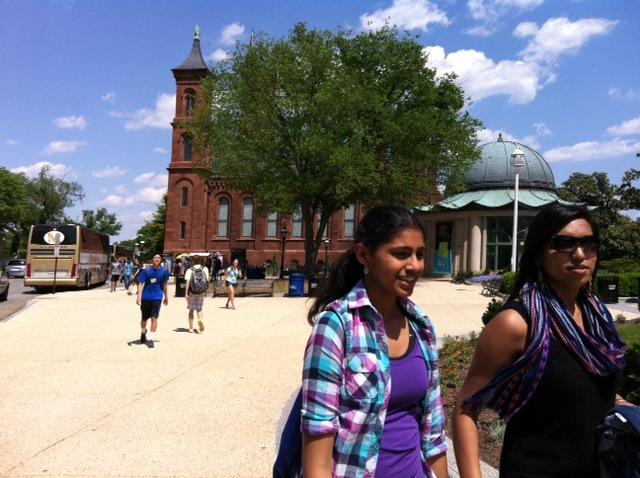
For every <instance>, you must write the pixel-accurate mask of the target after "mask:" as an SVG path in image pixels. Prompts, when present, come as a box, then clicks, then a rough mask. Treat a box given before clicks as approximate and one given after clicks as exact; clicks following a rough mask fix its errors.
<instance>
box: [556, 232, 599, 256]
mask: <svg viewBox="0 0 640 478" xmlns="http://www.w3.org/2000/svg"><path fill="white" fill-rule="evenodd" d="M549 245H550V246H551V247H552V248H553V249H555V250H556V251H559V252H570V251H573V250H575V249H576V248H577V247H578V246H580V248H581V249H582V250H583V251H585V252H597V251H598V247H599V246H600V244H599V243H598V241H597V240H596V238H595V237H593V236H586V237H573V236H563V235H556V236H553V237H552V238H551V239H549Z"/></svg>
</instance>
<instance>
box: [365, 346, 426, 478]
mask: <svg viewBox="0 0 640 478" xmlns="http://www.w3.org/2000/svg"><path fill="white" fill-rule="evenodd" d="M427 384H428V371H427V365H426V363H425V360H424V356H423V355H422V350H421V348H420V345H419V344H418V342H417V340H415V338H414V337H413V336H412V337H411V340H410V342H409V347H408V348H407V353H405V354H404V356H402V357H398V358H396V359H391V396H390V397H389V407H388V408H387V417H386V419H385V422H384V429H383V430H382V440H381V442H380V453H379V455H378V466H377V468H376V478H391V477H394V478H396V477H400V476H401V477H403V478H424V477H425V476H429V474H428V469H427V468H426V465H424V464H423V463H422V451H421V447H420V417H421V416H422V410H421V401H422V399H423V398H424V395H425V394H426V393H427Z"/></svg>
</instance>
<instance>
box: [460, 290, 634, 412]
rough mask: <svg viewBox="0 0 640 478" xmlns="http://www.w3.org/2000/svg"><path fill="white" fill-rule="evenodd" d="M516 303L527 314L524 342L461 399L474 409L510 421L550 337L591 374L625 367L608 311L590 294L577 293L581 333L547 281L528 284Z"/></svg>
mask: <svg viewBox="0 0 640 478" xmlns="http://www.w3.org/2000/svg"><path fill="white" fill-rule="evenodd" d="M519 299H520V301H521V302H522V304H523V305H524V308H525V310H527V312H528V313H529V324H528V325H529V337H528V338H529V345H528V346H527V348H526V349H525V351H524V352H523V354H522V355H521V356H520V357H519V358H518V359H517V360H516V361H515V362H513V363H512V364H511V365H509V366H507V367H506V368H505V369H504V370H502V371H501V372H500V373H499V374H498V375H497V376H496V377H494V379H493V380H491V382H489V384H488V385H487V386H485V387H484V388H483V389H482V390H479V391H478V392H476V393H475V394H474V395H473V396H472V397H470V398H468V399H467V400H465V404H466V405H470V406H472V407H473V408H478V409H481V408H491V409H493V410H495V411H496V412H497V413H498V414H499V415H500V416H501V417H502V418H506V419H507V420H509V419H510V418H511V417H513V416H514V415H515V414H516V413H518V412H519V411H520V410H521V409H522V407H524V405H525V404H526V403H527V402H528V401H529V399H530V398H531V396H532V395H533V393H534V392H535V390H536V387H537V386H538V384H539V383H540V379H541V378H542V375H543V374H544V371H545V369H546V367H547V363H548V362H549V354H550V351H551V343H552V338H553V337H555V338H556V339H558V340H560V341H561V342H562V343H563V344H564V345H565V346H566V347H567V348H568V349H569V350H570V351H571V352H572V353H573V354H574V355H575V356H576V357H577V358H578V359H579V360H580V362H581V363H582V365H583V366H584V368H585V369H586V370H587V371H588V372H589V373H590V374H592V375H599V376H606V375H610V374H611V373H613V372H616V371H617V370H620V369H622V368H624V367H625V363H626V362H625V359H624V354H625V350H626V348H627V347H626V345H625V343H624V342H623V341H622V340H621V339H620V336H619V335H618V332H617V331H616V329H615V327H614V325H613V318H612V317H611V313H610V312H609V310H607V308H606V306H605V305H604V304H603V302H602V301H601V300H600V299H599V298H598V297H596V296H595V295H594V294H593V293H591V292H581V293H580V295H579V297H578V304H580V306H581V308H582V312H583V321H584V327H585V330H586V333H585V332H583V331H582V329H580V328H579V327H578V325H577V324H576V322H575V321H574V320H573V317H572V316H571V313H570V312H569V310H568V309H567V307H566V305H565V304H564V303H563V302H562V300H561V299H560V298H559V297H558V296H557V295H556V293H555V292H554V291H553V290H552V289H551V288H550V287H548V286H547V285H546V284H543V285H539V284H537V283H535V282H527V283H526V284H525V285H524V286H523V287H522V289H521V290H520V297H519ZM525 319H526V317H525Z"/></svg>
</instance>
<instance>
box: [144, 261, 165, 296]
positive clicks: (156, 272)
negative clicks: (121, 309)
mask: <svg viewBox="0 0 640 478" xmlns="http://www.w3.org/2000/svg"><path fill="white" fill-rule="evenodd" d="M138 280H139V281H140V282H141V283H144V289H142V300H162V298H163V297H164V291H163V289H162V286H163V285H164V284H165V283H166V282H167V281H168V280H169V273H168V272H167V271H166V270H165V269H163V268H162V267H158V268H157V269H154V268H153V267H148V268H146V269H143V270H142V272H140V275H139V276H138Z"/></svg>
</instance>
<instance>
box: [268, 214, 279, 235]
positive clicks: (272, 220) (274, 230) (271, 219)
mask: <svg viewBox="0 0 640 478" xmlns="http://www.w3.org/2000/svg"><path fill="white" fill-rule="evenodd" d="M267 237H278V213H277V212H272V213H271V214H269V215H268V216H267Z"/></svg>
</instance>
